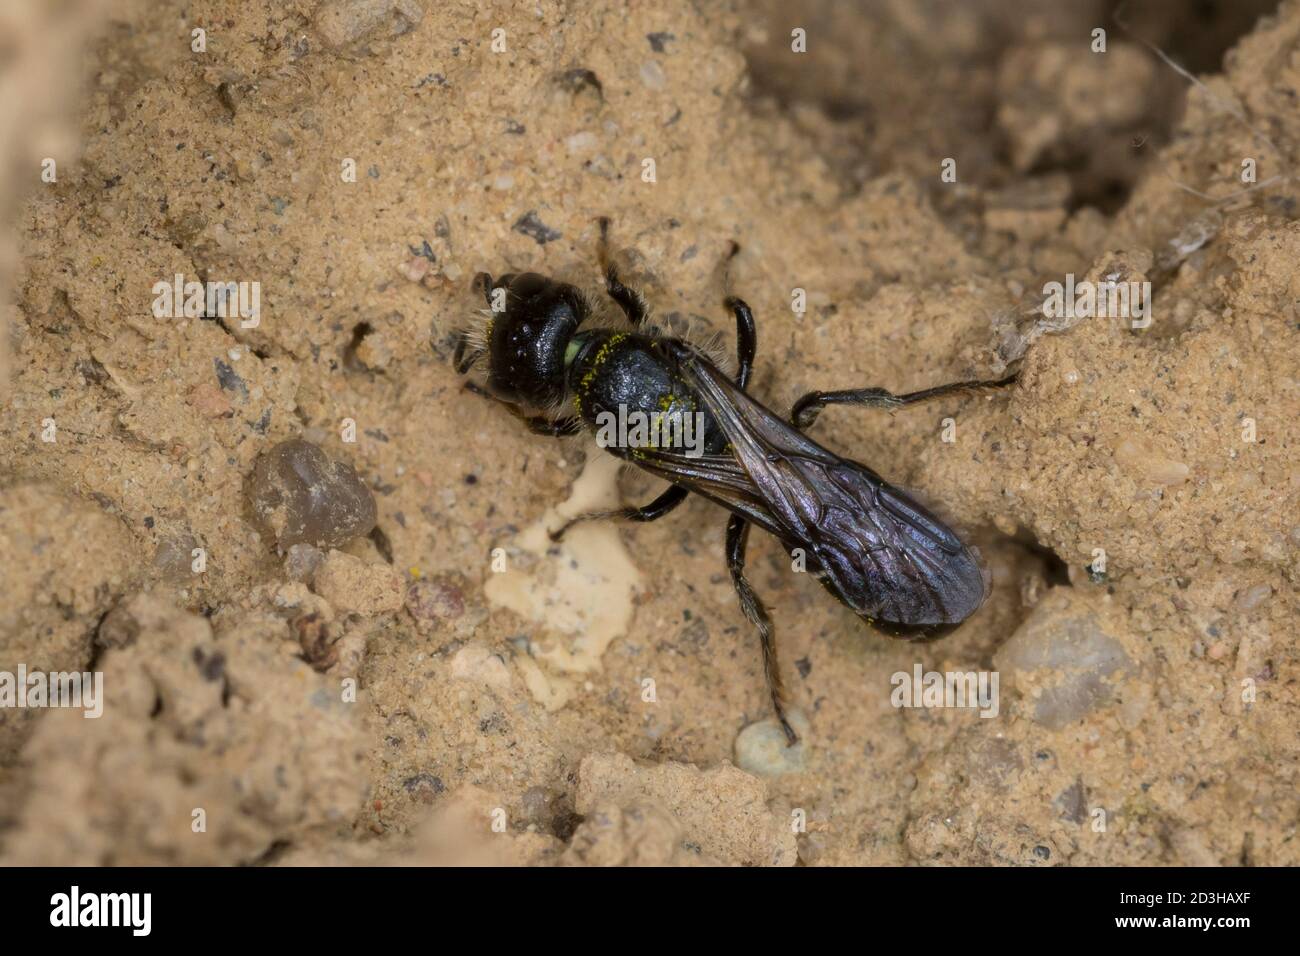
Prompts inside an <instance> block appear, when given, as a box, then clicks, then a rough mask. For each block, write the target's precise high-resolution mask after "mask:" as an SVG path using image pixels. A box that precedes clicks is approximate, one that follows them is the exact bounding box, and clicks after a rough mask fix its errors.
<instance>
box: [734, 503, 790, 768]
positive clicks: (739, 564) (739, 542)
mask: <svg viewBox="0 0 1300 956" xmlns="http://www.w3.org/2000/svg"><path fill="white" fill-rule="evenodd" d="M748 541H749V522H748V521H746V520H744V519H743V518H741V517H740V516H739V515H732V517H731V520H730V521H728V522H727V570H728V571H730V572H731V583H732V584H733V585H734V586H735V588H736V595H737V596H738V597H739V598H740V609H741V610H742V611H743V612H744V613H745V617H746V618H748V619H749V622H750V623H751V624H753V625H754V628H755V629H756V630H757V631H758V639H759V643H760V645H761V646H762V648H763V673H764V674H765V675H766V677H767V690H768V693H769V694H770V695H771V697H772V709H773V710H774V711H775V712H776V719H777V721H778V722H779V723H780V724H781V730H783V731H784V732H785V739H786V741H787V742H788V743H789V745H790V746H791V747H793V746H794V745H795V744H797V743H798V742H799V735H798V734H796V733H795V732H794V728H793V727H791V726H790V721H789V719H788V718H787V717H786V715H785V688H784V687H783V686H782V684H781V669H780V666H779V665H778V664H777V660H776V641H775V640H774V638H773V634H772V619H771V618H770V617H768V615H767V609H766V608H764V607H763V602H762V601H760V600H759V599H758V595H757V594H755V593H754V589H753V588H752V587H751V586H750V584H749V581H748V580H747V579H746V578H745V545H746V543H747V542H748Z"/></svg>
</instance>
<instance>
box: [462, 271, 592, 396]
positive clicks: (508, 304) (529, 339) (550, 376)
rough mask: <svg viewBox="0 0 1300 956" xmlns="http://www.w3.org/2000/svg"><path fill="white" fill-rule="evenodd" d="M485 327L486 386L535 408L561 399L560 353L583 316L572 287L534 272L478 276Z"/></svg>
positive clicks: (583, 304) (582, 303)
mask: <svg viewBox="0 0 1300 956" xmlns="http://www.w3.org/2000/svg"><path fill="white" fill-rule="evenodd" d="M476 281H478V282H480V283H481V284H482V287H483V290H484V293H485V295H486V298H487V301H488V305H489V307H490V309H491V317H490V319H489V322H490V326H489V328H488V329H487V332H486V336H485V338H486V341H485V342H484V345H485V351H486V352H487V356H488V387H489V388H491V389H492V390H493V391H494V392H495V393H496V394H498V395H500V396H501V397H502V398H506V399H509V400H512V401H519V402H524V403H526V404H528V405H533V406H536V407H539V408H545V407H548V406H552V405H555V404H558V403H559V402H560V401H561V400H562V399H563V398H564V392H565V376H564V367H565V362H564V356H565V350H566V348H567V347H568V345H569V340H570V339H571V338H572V337H573V333H574V332H575V331H576V330H577V328H578V326H579V325H580V324H581V323H582V321H583V320H584V319H585V318H586V317H587V314H588V307H587V302H586V300H585V299H584V298H583V295H582V293H581V292H579V291H578V289H577V288H575V287H574V286H571V285H568V284H566V283H563V282H556V281H554V280H552V279H548V278H546V277H545V276H541V275H538V274H537V273H535V272H524V273H519V274H513V273H512V274H508V275H503V276H501V277H500V278H498V279H496V280H492V279H491V278H489V277H488V276H487V275H485V274H484V275H480V277H479V278H478V280H476Z"/></svg>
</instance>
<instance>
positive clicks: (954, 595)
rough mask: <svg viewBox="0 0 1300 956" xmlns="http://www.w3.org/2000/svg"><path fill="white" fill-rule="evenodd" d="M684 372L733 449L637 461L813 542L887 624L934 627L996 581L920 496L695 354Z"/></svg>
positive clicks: (839, 583) (859, 600)
mask: <svg viewBox="0 0 1300 956" xmlns="http://www.w3.org/2000/svg"><path fill="white" fill-rule="evenodd" d="M681 370H682V375H683V378H684V379H685V381H686V382H687V383H688V384H689V385H691V386H692V387H693V388H694V389H695V390H696V391H697V393H698V394H699V395H700V397H701V398H702V400H703V401H704V403H705V404H706V405H707V406H708V409H709V411H710V412H711V413H712V414H713V417H714V418H715V420H716V421H717V422H718V425H719V427H721V429H722V430H723V432H724V433H725V434H726V436H727V440H728V441H729V442H730V444H731V452H732V454H731V455H727V456H706V457H701V458H696V459H691V458H688V457H686V456H685V455H683V454H681V453H678V452H673V451H666V450H661V449H656V450H654V451H653V452H652V453H651V454H649V455H648V456H647V457H646V459H643V460H642V461H640V462H639V463H640V464H642V465H644V466H646V467H647V468H649V470H651V471H656V472H659V473H661V474H662V475H663V477H666V478H669V479H670V480H674V481H678V482H679V483H682V484H686V485H688V486H690V487H692V488H693V489H695V490H697V491H699V492H700V493H702V494H705V495H706V496H708V497H711V498H714V499H715V500H718V501H719V502H721V503H722V504H724V505H726V506H728V507H730V508H731V509H732V510H734V511H736V512H738V513H740V514H743V515H744V516H745V517H747V518H749V519H751V520H753V521H754V522H755V523H756V524H758V525H759V526H760V527H764V528H766V529H767V530H768V531H770V532H772V533H773V534H775V535H776V536H777V537H778V538H780V539H782V541H784V542H785V543H786V544H787V546H790V547H804V548H806V549H807V551H808V552H809V553H808V555H807V557H808V565H809V570H812V571H816V572H817V573H818V574H819V575H820V576H821V577H822V579H823V583H824V584H825V585H826V586H827V587H828V588H830V589H831V590H832V591H833V592H834V593H835V594H836V595H837V596H838V597H839V598H840V599H841V600H842V601H844V603H846V604H847V605H848V606H849V607H851V608H853V609H854V610H855V611H857V612H858V613H859V614H861V615H862V616H863V617H865V618H867V619H868V620H870V621H871V622H873V623H876V624H878V625H880V626H883V627H885V628H888V629H893V630H896V631H899V632H906V631H924V630H926V629H937V628H941V627H944V626H950V625H954V624H957V623H959V622H961V621H962V620H964V619H965V618H967V617H969V616H970V614H972V613H973V612H974V611H975V609H976V608H978V607H979V606H980V604H981V603H982V602H983V600H984V598H985V596H986V594H987V586H986V583H985V577H984V573H983V571H982V569H981V568H980V564H979V561H978V559H977V558H976V556H975V554H974V552H973V551H972V550H971V549H970V548H968V547H966V545H965V544H963V543H962V541H961V539H960V538H958V537H957V536H956V535H955V534H954V533H953V532H952V531H951V530H949V528H948V527H947V526H945V525H944V524H943V522H941V521H940V520H939V519H938V518H937V517H935V516H934V515H933V514H931V513H930V511H929V510H927V509H926V508H925V507H924V506H923V505H922V504H920V503H919V502H918V501H916V500H915V499H913V498H911V497H910V496H909V495H907V494H906V493H905V492H903V491H900V490H899V489H897V488H894V487H892V486H891V485H889V484H888V483H886V482H885V481H884V480H883V479H882V478H881V477H880V476H879V475H877V474H876V473H875V472H874V471H872V470H871V469H870V468H867V467H866V466H865V465H860V464H858V463H857V462H853V461H848V460H846V459H843V458H840V457H839V456H838V455H836V454H834V453H833V452H831V451H828V450H827V449H825V448H823V447H822V446H821V445H819V444H817V443H816V442H815V441H813V440H812V439H810V438H808V437H807V436H806V435H804V434H803V433H801V432H800V431H798V430H797V429H795V428H794V427H793V426H792V425H790V424H789V423H788V422H786V421H785V420H784V419H781V418H778V417H777V416H776V415H775V414H774V413H773V412H772V411H771V410H769V409H767V408H765V407H764V406H762V405H760V404H759V403H758V402H756V401H754V400H753V399H752V398H750V397H749V396H748V395H746V394H745V393H744V392H742V391H740V389H738V388H737V387H736V386H735V384H734V383H733V382H731V381H730V380H729V379H728V378H727V377H726V376H725V375H723V374H722V373H721V372H720V371H718V369H717V368H715V367H714V366H713V365H712V364H711V363H709V362H708V361H707V360H706V359H704V358H703V357H701V356H699V355H698V354H694V353H693V354H690V355H684V356H682V357H681Z"/></svg>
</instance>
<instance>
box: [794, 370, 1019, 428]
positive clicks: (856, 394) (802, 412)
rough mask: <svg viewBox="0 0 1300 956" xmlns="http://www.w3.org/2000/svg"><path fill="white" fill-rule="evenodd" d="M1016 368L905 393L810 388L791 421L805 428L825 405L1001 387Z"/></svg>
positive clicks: (909, 400)
mask: <svg viewBox="0 0 1300 956" xmlns="http://www.w3.org/2000/svg"><path fill="white" fill-rule="evenodd" d="M1019 374H1020V373H1019V372H1016V373H1015V374H1012V375H1008V376H1007V377H1006V378H1000V379H981V380H977V381H971V382H952V383H950V384H948V385H939V386H937V387H935V388H926V389H922V390H921V391H919V392H907V393H906V394H904V395H895V394H894V393H893V392H888V391H886V390H885V389H883V388H848V389H844V390H842V391H835V392H809V393H808V394H806V395H804V396H802V397H801V398H800V399H799V400H798V401H797V402H795V403H794V407H793V408H792V409H790V422H791V424H793V425H794V426H795V427H796V428H800V429H803V428H807V427H808V426H809V425H811V424H812V423H813V422H814V421H816V420H817V416H818V415H819V414H821V410H822V409H823V408H825V407H826V406H827V405H863V406H866V407H868V408H903V407H904V406H907V405H915V404H917V403H919V402H926V401H929V400H930V399H932V398H942V397H943V396H944V395H953V394H956V393H958V392H966V391H972V390H976V389H982V388H1004V387H1006V386H1007V385H1011V384H1013V383H1014V382H1015V381H1016V379H1017V378H1018V377H1019Z"/></svg>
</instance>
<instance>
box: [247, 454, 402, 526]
mask: <svg viewBox="0 0 1300 956" xmlns="http://www.w3.org/2000/svg"><path fill="white" fill-rule="evenodd" d="M250 497H251V499H252V504H253V511H254V512H255V513H256V514H257V516H258V518H259V519H261V521H262V523H263V524H264V525H265V526H266V527H267V529H268V530H269V531H270V532H271V533H272V534H273V535H275V539H276V544H277V546H278V547H279V549H280V551H281V552H284V551H287V550H288V549H289V548H291V547H292V546H293V545H295V544H311V545H315V546H316V547H318V548H326V549H328V548H337V547H341V546H342V545H344V544H346V543H347V542H349V541H351V540H352V539H354V538H359V537H361V536H362V535H365V534H369V533H370V530H371V529H372V528H374V526H375V520H376V517H377V511H376V508H375V498H374V495H373V494H371V492H370V489H369V488H367V487H366V484H365V482H363V481H362V480H361V478H360V476H358V475H357V473H356V469H354V468H353V467H352V466H351V465H349V464H347V463H345V462H341V461H334V460H333V459H331V458H330V457H329V456H328V455H326V454H325V452H323V451H322V450H321V449H320V448H318V447H316V446H315V445H313V444H311V443H309V442H305V441H303V440H302V439H298V438H295V439H291V440H289V441H286V442H281V443H280V444H278V445H276V446H275V447H274V448H272V449H271V450H270V451H267V452H264V453H263V454H262V455H261V456H260V457H259V458H258V460H257V464H256V465H255V466H254V467H253V476H252V479H251V482H250Z"/></svg>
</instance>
